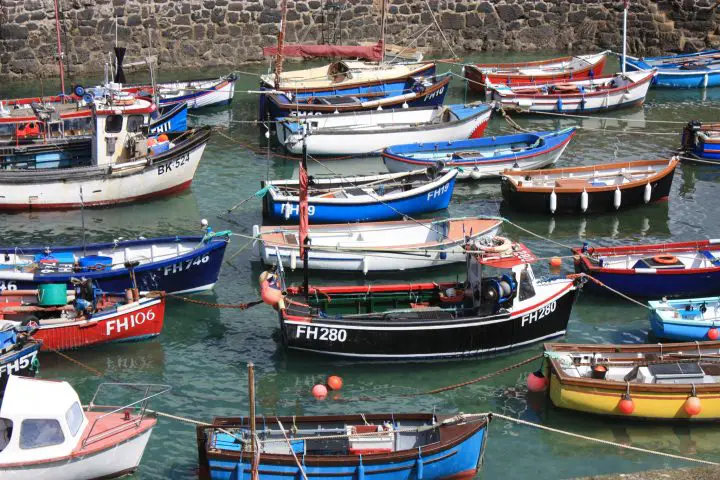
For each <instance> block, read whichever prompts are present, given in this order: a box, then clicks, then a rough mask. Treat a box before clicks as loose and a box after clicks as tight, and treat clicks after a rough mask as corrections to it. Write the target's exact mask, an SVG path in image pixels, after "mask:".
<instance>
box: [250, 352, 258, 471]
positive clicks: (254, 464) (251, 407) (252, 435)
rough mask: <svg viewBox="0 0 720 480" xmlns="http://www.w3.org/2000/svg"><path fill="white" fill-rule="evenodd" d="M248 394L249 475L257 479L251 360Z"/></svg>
mask: <svg viewBox="0 0 720 480" xmlns="http://www.w3.org/2000/svg"><path fill="white" fill-rule="evenodd" d="M248 396H249V397H250V398H249V400H250V436H251V437H252V438H251V439H250V445H251V447H250V448H251V450H250V451H251V452H252V454H253V462H252V469H251V476H252V480H257V479H258V469H257V464H256V462H255V458H256V457H257V453H258V452H257V451H256V449H257V447H258V445H257V444H256V442H255V438H256V435H257V433H256V427H255V365H253V363H252V362H250V363H248Z"/></svg>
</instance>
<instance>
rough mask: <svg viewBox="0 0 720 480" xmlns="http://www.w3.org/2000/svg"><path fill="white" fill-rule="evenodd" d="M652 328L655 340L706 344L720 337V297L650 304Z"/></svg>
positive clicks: (651, 302)
mask: <svg viewBox="0 0 720 480" xmlns="http://www.w3.org/2000/svg"><path fill="white" fill-rule="evenodd" d="M648 306H649V307H650V308H651V309H652V310H651V311H650V315H649V316H650V326H651V327H652V333H653V335H655V337H656V338H660V339H666V340H672V341H676V342H703V341H707V340H717V339H718V337H720V330H718V329H719V328H720V297H700V298H686V299H677V300H672V299H671V300H668V299H667V298H663V299H662V300H651V301H649V302H648Z"/></svg>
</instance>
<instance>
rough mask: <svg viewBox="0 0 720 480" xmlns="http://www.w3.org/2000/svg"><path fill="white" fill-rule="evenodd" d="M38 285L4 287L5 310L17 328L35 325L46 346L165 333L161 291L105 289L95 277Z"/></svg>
mask: <svg viewBox="0 0 720 480" xmlns="http://www.w3.org/2000/svg"><path fill="white" fill-rule="evenodd" d="M75 283H76V286H75V289H74V290H70V291H68V290H66V288H67V287H66V286H65V284H64V283H50V284H44V285H41V286H40V287H39V289H38V290H16V291H7V290H6V291H4V292H3V294H2V296H0V315H2V316H3V318H4V322H12V324H13V325H14V326H16V327H20V326H24V325H32V326H33V327H35V331H34V333H33V338H34V339H35V340H39V341H41V342H42V348H41V350H43V351H56V350H70V349H76V348H85V347H91V346H94V345H100V344H104V343H111V342H130V341H138V340H145V339H148V338H152V337H156V336H158V335H160V332H161V331H162V327H163V322H164V319H165V296H164V294H163V293H162V292H143V293H139V292H138V291H137V289H127V290H126V292H118V293H112V292H103V291H102V290H99V289H96V288H95V286H94V285H93V282H92V281H91V280H87V279H84V280H77V281H76V282H75Z"/></svg>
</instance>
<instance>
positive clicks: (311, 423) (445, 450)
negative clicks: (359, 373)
mask: <svg viewBox="0 0 720 480" xmlns="http://www.w3.org/2000/svg"><path fill="white" fill-rule="evenodd" d="M490 419H491V417H490V416H484V415H475V416H468V417H466V416H464V415H462V414H460V415H457V416H444V415H436V414H435V413H390V414H376V413H368V414H362V415H325V416H292V417H257V418H254V419H253V420H254V422H253V424H252V425H251V421H250V420H251V419H249V418H247V417H218V418H215V419H213V422H212V425H207V426H205V425H203V426H198V427H197V445H198V458H199V463H200V478H203V479H213V480H214V479H218V480H219V479H228V478H231V475H232V476H233V478H251V476H252V472H253V471H255V472H258V473H259V476H260V478H263V479H267V480H280V479H287V478H289V477H293V478H326V477H332V478H337V479H341V480H354V479H357V478H360V479H363V478H368V477H370V478H376V479H383V480H388V479H391V478H424V479H427V480H431V479H434V480H439V479H447V478H458V479H459V478H473V477H474V476H475V475H476V473H477V472H478V470H479V469H480V466H481V465H482V459H483V452H484V451H485V444H486V443H487V429H488V425H489V422H490ZM253 425H257V429H255V428H254V427H253ZM252 432H254V433H255V434H256V436H257V441H256V442H253V435H252ZM253 443H255V445H256V446H257V449H256V451H257V456H255V455H254V451H253V450H252V449H251V448H252V447H251V446H252V445H253ZM254 458H255V460H254Z"/></svg>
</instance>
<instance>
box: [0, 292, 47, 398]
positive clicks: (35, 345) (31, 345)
mask: <svg viewBox="0 0 720 480" xmlns="http://www.w3.org/2000/svg"><path fill="white" fill-rule="evenodd" d="M5 303H7V301H4V300H3V299H0V306H2V305H3V304H5ZM33 332H34V328H32V327H16V326H15V325H14V324H13V323H12V322H6V321H4V320H2V313H0V398H1V397H2V393H3V392H4V391H5V385H6V384H7V380H8V377H9V376H10V375H22V376H24V377H34V376H35V374H36V373H37V370H38V365H39V364H38V360H37V354H38V351H40V347H41V346H42V342H41V341H38V340H35V339H33V338H32V334H33Z"/></svg>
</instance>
